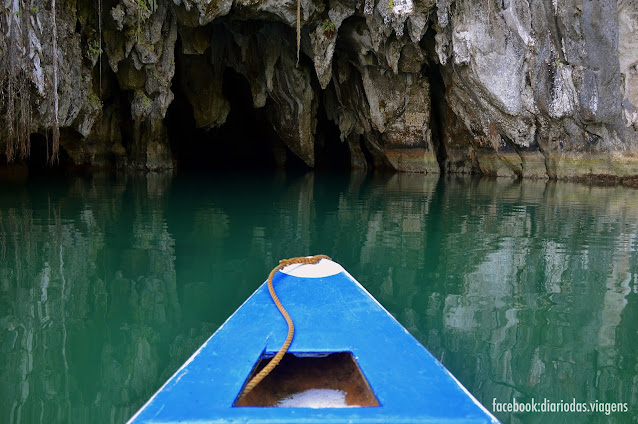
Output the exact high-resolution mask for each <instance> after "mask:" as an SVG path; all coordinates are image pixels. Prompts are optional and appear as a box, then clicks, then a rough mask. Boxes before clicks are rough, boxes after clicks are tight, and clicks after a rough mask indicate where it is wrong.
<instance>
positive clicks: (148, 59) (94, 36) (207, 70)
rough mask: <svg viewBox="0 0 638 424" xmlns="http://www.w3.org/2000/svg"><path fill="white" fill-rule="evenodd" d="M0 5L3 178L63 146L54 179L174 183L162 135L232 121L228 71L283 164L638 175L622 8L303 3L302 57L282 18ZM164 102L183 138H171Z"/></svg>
mask: <svg viewBox="0 0 638 424" xmlns="http://www.w3.org/2000/svg"><path fill="white" fill-rule="evenodd" d="M56 3H57V4H56ZM0 5H1V6H2V9H1V10H0V13H1V19H0V29H1V34H2V35H0V87H1V88H2V102H1V103H0V112H1V115H2V119H0V131H1V132H0V134H2V136H1V137H0V149H1V150H2V152H4V155H5V157H6V160H8V161H11V160H15V159H18V160H20V158H27V157H29V155H30V154H31V153H32V151H31V150H32V149H30V148H31V147H33V146H31V144H32V143H31V142H32V141H33V140H34V139H35V140H41V141H40V146H41V147H39V149H42V148H45V150H46V157H47V158H49V159H51V158H52V157H53V158H55V151H56V148H57V140H58V136H57V131H58V129H59V134H60V135H59V143H60V146H61V150H60V152H61V153H62V154H64V155H65V157H66V158H67V161H68V163H71V164H76V165H90V166H115V167H132V168H139V169H148V170H158V169H165V168H171V167H173V166H174V159H175V157H176V151H179V150H180V149H188V148H189V145H188V140H185V138H186V137H176V136H175V135H172V136H171V134H180V131H181V128H169V127H170V126H171V125H172V126H173V127H174V126H178V127H179V126H180V125H192V126H194V127H196V128H200V129H201V130H202V131H208V132H209V133H210V132H214V130H215V129H218V128H223V126H224V125H225V123H226V122H227V120H228V117H229V114H231V113H232V110H231V109H232V108H231V103H232V102H233V101H234V100H236V99H234V98H233V97H234V96H235V94H234V92H232V90H231V92H230V94H229V90H228V88H226V89H225V88H224V84H225V75H226V73H227V71H228V69H232V70H233V72H235V73H237V74H239V75H241V76H243V77H244V78H245V80H246V81H247V84H248V85H249V87H250V96H251V97H252V99H251V103H252V104H251V105H250V107H252V108H255V109H257V110H260V111H262V112H260V114H259V116H260V117H262V118H263V119H264V120H266V121H267V122H268V124H269V126H270V127H272V128H273V129H274V133H275V134H276V136H277V139H278V141H277V142H273V143H271V144H269V145H268V149H271V150H272V152H273V153H272V154H273V155H274V156H275V159H276V162H277V163H279V164H284V163H285V161H286V157H287V156H288V157H289V156H295V157H297V158H299V159H301V160H302V161H303V162H304V163H305V164H306V165H307V166H310V167H313V166H316V165H317V163H316V162H317V158H318V157H325V154H324V155H322V152H323V151H328V150H329V148H330V146H331V145H335V144H339V145H341V146H343V147H341V149H342V150H343V151H344V152H347V160H348V161H349V163H350V166H351V167H353V168H364V169H365V168H371V167H375V168H391V169H395V170H399V171H417V172H428V173H438V172H439V171H440V170H444V171H445V172H461V173H483V174H486V175H499V176H514V177H542V178H546V177H550V178H572V177H583V176H591V175H611V176H614V177H620V178H625V177H630V176H635V175H638V109H637V107H638V70H637V66H638V65H637V64H638V34H637V31H638V29H637V28H638V2H637V1H636V0H618V1H612V0H610V1H602V0H601V1H591V0H498V1H496V0H483V1H480V2H475V1H455V0H420V1H413V0H390V1H387V0H378V1H376V2H375V0H364V1H354V0H328V1H325V2H324V1H318V0H300V4H299V6H300V16H299V23H300V27H301V31H300V42H301V53H300V57H299V58H298V57H297V41H296V38H297V37H296V27H297V2H293V1H283V0H261V1H257V2H256V1H252V0H172V1H169V0H98V1H88V0H77V1H71V0H46V1H45V0H2V1H1V2H0ZM176 70H179V72H176ZM175 96H179V97H180V98H183V99H184V103H185V104H187V105H188V113H189V114H190V115H192V116H191V117H190V118H191V121H192V122H193V123H192V124H186V123H183V122H182V121H184V119H182V118H180V119H177V120H173V121H172V123H171V124H170V125H169V124H168V121H167V119H166V116H167V111H168V110H169V107H170V106H171V104H172V103H173V102H174V99H175ZM176 101H177V100H176ZM182 117H183V115H182ZM248 124H250V123H248ZM325 125H333V126H334V127H335V128H337V129H338V134H339V137H338V138H339V139H340V140H336V138H337V137H332V138H330V137H327V136H326V135H325V134H324V133H326V131H324V130H322V126H325ZM322 131H323V132H322ZM34 134H40V138H39V139H38V138H37V137H38V136H36V135H34ZM42 136H44V137H42ZM42 140H43V141H42ZM234 142H237V143H241V142H242V141H241V140H237V141H234ZM223 143H227V141H223ZM42 146H44V147H42ZM333 147H334V148H337V147H338V146H336V147H335V146H333ZM346 147H347V149H346ZM327 149H328V150H327Z"/></svg>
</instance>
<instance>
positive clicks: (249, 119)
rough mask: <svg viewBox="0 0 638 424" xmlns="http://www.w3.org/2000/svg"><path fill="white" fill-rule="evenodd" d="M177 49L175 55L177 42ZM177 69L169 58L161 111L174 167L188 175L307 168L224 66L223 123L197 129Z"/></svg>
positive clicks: (179, 65) (179, 63) (244, 84)
mask: <svg viewBox="0 0 638 424" xmlns="http://www.w3.org/2000/svg"><path fill="white" fill-rule="evenodd" d="M177 44H178V45H177V51H178V52H179V51H181V41H180V40H179V38H178V41H177ZM183 66H186V65H185V64H184V63H183V62H182V61H180V54H176V55H175V76H174V78H173V84H172V86H171V89H172V91H173V93H174V95H175V98H174V100H173V102H172V103H171V105H170V106H169V108H168V111H167V113H166V120H165V122H166V127H167V130H168V135H169V138H170V142H171V150H172V152H173V156H174V158H175V163H176V165H177V168H178V169H181V170H188V171H196V172H201V171H217V170H221V171H229V170H257V171H263V170H274V169H277V168H285V169H286V170H307V169H308V167H307V166H306V165H305V163H304V162H303V161H302V160H301V159H299V158H298V157H296V156H295V155H294V153H292V152H291V151H290V150H289V149H288V147H287V146H286V145H285V144H284V142H283V141H282V140H281V138H280V137H279V135H278V134H277V132H276V131H275V129H274V127H273V125H272V124H270V122H269V121H268V119H267V116H266V109H267V106H266V107H262V108H259V109H257V108H255V107H254V105H253V98H252V93H251V90H250V84H249V82H248V81H247V80H246V78H245V77H244V76H243V75H241V74H239V73H238V72H236V71H235V70H234V69H232V68H230V67H227V68H226V69H225V70H224V75H223V85H222V93H223V95H224V97H225V98H226V99H227V100H228V102H229V104H230V112H229V113H228V116H227V118H226V122H225V123H224V124H223V125H221V126H220V127H215V128H197V127H196V122H195V117H194V113H193V107H192V106H191V104H190V103H189V101H188V98H187V96H186V94H185V92H184V89H183V87H182V86H181V83H180V81H181V79H182V78H181V74H180V73H181V72H183V71H184V70H183Z"/></svg>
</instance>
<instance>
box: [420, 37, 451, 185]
mask: <svg viewBox="0 0 638 424" xmlns="http://www.w3.org/2000/svg"><path fill="white" fill-rule="evenodd" d="M426 36H427V34H426ZM421 72H422V73H423V74H424V75H425V77H426V78H427V79H428V81H429V82H430V105H431V111H430V129H431V130H432V144H433V146H434V149H435V151H436V160H437V162H438V163H439V168H440V169H441V172H442V173H443V172H444V171H445V161H446V160H447V154H446V151H445V144H444V142H443V134H442V128H443V127H444V125H445V122H443V117H444V116H445V112H446V111H447V109H448V104H447V101H446V100H445V83H444V82H443V76H442V75H441V71H440V69H439V66H435V65H424V66H423V70H422V71H421Z"/></svg>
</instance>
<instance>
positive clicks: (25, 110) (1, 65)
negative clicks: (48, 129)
mask: <svg viewBox="0 0 638 424" xmlns="http://www.w3.org/2000/svg"><path fill="white" fill-rule="evenodd" d="M35 11H37V10H36V9H35V8H34V7H33V6H31V7H28V6H27V5H26V4H25V0H20V1H14V2H11V3H9V7H3V8H1V9H0V13H1V19H0V31H2V33H3V34H4V35H5V36H4V37H3V38H2V40H0V94H1V96H0V115H1V116H2V118H1V120H0V128H3V130H4V131H3V132H4V134H2V136H4V137H3V138H4V141H5V143H6V145H5V152H4V153H5V156H6V159H7V161H8V162H11V161H13V160H14V159H15V158H16V156H17V157H20V158H25V157H27V156H28V155H29V150H30V143H29V135H30V133H31V110H30V100H31V99H30V97H31V94H30V83H29V77H28V75H27V73H26V70H27V69H28V67H27V64H28V63H29V62H28V61H29V58H28V50H27V42H28V28H29V27H28V25H29V14H30V13H33V12H35Z"/></svg>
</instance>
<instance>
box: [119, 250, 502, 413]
mask: <svg viewBox="0 0 638 424" xmlns="http://www.w3.org/2000/svg"><path fill="white" fill-rule="evenodd" d="M322 262H323V261H322ZM305 266H306V267H308V266H313V265H305ZM339 268H340V267H339ZM340 269H341V270H342V271H341V272H339V273H338V274H336V275H332V276H325V277H319V278H307V277H295V276H291V275H288V274H284V273H282V272H278V273H277V274H276V275H275V277H274V279H273V283H274V285H275V288H276V290H277V294H278V295H279V297H280V299H281V301H282V303H283V304H284V306H285V307H286V309H287V310H288V311H289V313H290V315H291V316H292V317H293V320H294V322H295V327H296V333H295V338H294V340H293V342H292V345H291V346H290V349H289V351H290V352H340V351H350V352H352V353H353V355H354V357H355V358H356V360H357V362H358V364H359V367H360V368H361V370H362V372H363V374H364V375H365V377H366V378H367V380H368V382H369V384H370V386H371V388H372V390H373V391H374V393H375V395H376V396H377V399H378V400H379V403H380V405H381V406H379V407H363V408H325V409H310V408H264V407H241V408H237V407H233V406H232V404H233V402H234V400H235V398H236V397H237V395H238V394H239V392H240V390H241V388H242V386H243V384H244V382H245V379H246V378H247V377H248V375H249V373H250V372H251V370H252V367H253V366H254V364H255V363H256V362H257V360H258V359H259V357H260V356H261V354H262V353H263V352H273V353H274V352H276V351H277V350H278V349H279V347H280V346H281V344H282V343H283V341H284V339H285V337H286V332H287V327H286V323H285V321H284V319H283V318H282V317H281V315H280V314H279V312H278V311H277V309H276V307H275V306H274V304H273V302H272V300H271V299H270V296H269V294H268V288H267V286H266V284H265V283H264V284H263V285H262V286H261V287H259V289H257V291H256V292H255V293H253V295H252V296H251V297H250V298H248V300H247V301H246V302H245V303H244V304H243V305H242V306H241V307H240V308H239V309H238V310H237V311H236V312H235V313H234V314H233V315H232V316H231V317H230V318H229V319H228V320H227V321H226V322H225V323H224V324H223V325H222V326H221V327H220V328H219V329H218V330H217V331H216V332H215V334H213V335H212V336H211V337H210V338H209V339H208V340H207V341H206V342H205V343H204V345H202V346H201V347H200V348H199V349H198V350H197V352H195V354H193V356H192V357H191V358H190V359H189V360H188V361H187V362H186V363H185V364H184V365H183V366H182V367H181V368H180V369H179V370H178V371H177V372H176V373H175V374H174V375H173V376H172V377H171V378H170V379H169V380H168V381H167V382H166V383H165V384H164V386H162V388H161V389H160V390H159V391H158V392H157V393H156V394H155V395H154V396H153V397H152V398H151V399H150V400H149V401H148V402H147V403H146V405H144V406H143V407H142V408H141V409H140V410H139V411H138V412H137V414H136V415H134V416H133V417H132V418H131V420H130V421H129V423H135V424H137V423H160V422H161V423H177V422H197V423H231V422H232V423H238V422H239V423H243V422H254V423H328V422H329V423H386V422H392V423H407V422H410V423H425V422H428V423H431V422H449V423H491V422H498V421H497V420H496V418H494V417H493V416H492V415H491V414H490V413H489V412H488V411H487V410H486V409H485V408H484V407H483V406H481V404H480V403H479V402H478V401H477V400H476V399H475V398H474V397H473V396H472V395H471V394H470V393H469V392H468V391H467V390H466V389H465V388H464V387H463V386H462V385H461V384H460V383H459V382H458V381H457V380H456V379H455V378H454V377H453V376H452V374H451V373H450V372H449V371H448V370H447V369H445V367H443V365H441V363H439V362H438V361H437V360H436V359H435V358H434V357H433V356H432V355H431V354H430V353H429V352H428V351H427V350H426V349H425V348H424V347H423V346H422V345H421V344H420V343H419V342H418V341H417V340H416V339H415V338H414V337H412V335H410V333H408V331H407V330H406V329H405V328H403V326H401V324H399V323H398V322H397V321H396V320H395V319H394V318H393V317H392V316H391V315H390V314H389V313H388V312H387V311H386V310H385V309H384V308H383V307H382V306H381V305H380V304H379V303H378V302H377V301H376V300H375V299H374V298H373V297H372V296H371V295H370V294H369V293H368V292H367V291H366V290H365V289H364V288H363V287H362V286H361V285H360V284H359V283H358V282H357V281H356V280H355V279H354V278H353V277H351V276H350V275H349V274H348V273H347V272H345V271H344V270H343V269H342V268H340Z"/></svg>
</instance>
